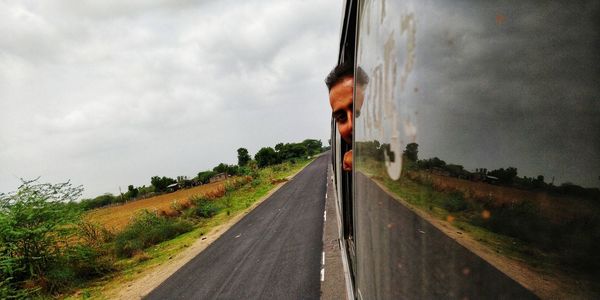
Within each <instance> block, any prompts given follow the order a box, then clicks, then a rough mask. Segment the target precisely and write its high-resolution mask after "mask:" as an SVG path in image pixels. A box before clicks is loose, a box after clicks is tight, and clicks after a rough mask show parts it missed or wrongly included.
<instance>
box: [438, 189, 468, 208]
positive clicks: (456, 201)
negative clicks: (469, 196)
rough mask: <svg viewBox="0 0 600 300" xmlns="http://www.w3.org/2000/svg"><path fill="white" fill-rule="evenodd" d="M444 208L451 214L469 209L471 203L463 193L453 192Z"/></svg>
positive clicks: (446, 200) (445, 202)
mask: <svg viewBox="0 0 600 300" xmlns="http://www.w3.org/2000/svg"><path fill="white" fill-rule="evenodd" d="M442 206H443V207H444V209H446V210H447V211H449V212H459V211H463V210H466V209H468V208H469V203H468V202H467V201H466V200H465V199H464V197H463V195H462V194H461V193H459V192H453V193H450V194H449V195H448V197H447V198H446V199H445V201H444V203H443V204H442Z"/></svg>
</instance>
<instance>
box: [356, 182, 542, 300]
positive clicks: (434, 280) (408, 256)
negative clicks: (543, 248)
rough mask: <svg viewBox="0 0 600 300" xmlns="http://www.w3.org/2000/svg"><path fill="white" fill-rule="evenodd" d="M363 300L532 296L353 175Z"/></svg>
mask: <svg viewBox="0 0 600 300" xmlns="http://www.w3.org/2000/svg"><path fill="white" fill-rule="evenodd" d="M355 184H356V185H355V192H356V199H355V203H356V209H357V211H358V212H359V213H358V214H357V216H356V220H357V224H356V226H355V228H357V230H358V232H357V235H356V245H357V247H358V249H357V251H356V252H357V255H358V256H359V257H358V267H357V268H358V269H359V270H361V272H359V275H358V282H359V287H358V290H359V291H360V293H361V295H362V299H536V298H537V297H536V296H535V295H534V294H532V293H531V292H530V291H528V290H527V289H525V288H524V287H522V286H521V285H520V284H519V283H517V282H516V281H514V280H513V279H511V278H510V277H508V276H507V275H505V274H504V273H502V272H500V271H499V270H498V269H496V268H495V267H494V266H492V265H491V264H489V263H488V262H487V261H485V260H483V259H482V258H480V257H479V256H477V255H476V254H474V253H473V252H471V251H469V250H468V249H466V248H465V247H463V246H462V245H460V244H459V243H458V242H456V241H455V240H453V239H451V238H450V237H448V236H447V235H446V234H444V233H443V232H442V231H440V230H439V229H437V228H436V227H434V226H433V225H431V224H430V223H429V222H428V221H426V220H424V219H423V218H421V217H420V216H419V215H417V214H416V213H415V212H414V211H412V210H410V209H408V208H407V207H406V206H404V205H402V204H400V202H398V201H397V200H395V199H394V198H392V197H391V196H390V195H389V194H387V193H386V192H385V191H383V190H382V189H381V188H380V187H379V186H377V184H375V183H374V182H373V181H372V180H371V179H369V178H368V177H366V176H364V175H363V174H361V173H356V182H355Z"/></svg>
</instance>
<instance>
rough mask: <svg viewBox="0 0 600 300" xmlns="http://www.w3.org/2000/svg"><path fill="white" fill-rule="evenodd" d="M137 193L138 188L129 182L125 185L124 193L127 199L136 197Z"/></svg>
mask: <svg viewBox="0 0 600 300" xmlns="http://www.w3.org/2000/svg"><path fill="white" fill-rule="evenodd" d="M138 193H139V190H138V189H137V188H135V187H134V186H133V185H131V184H130V185H129V186H128V187H127V193H126V195H127V199H133V198H135V197H137V196H138Z"/></svg>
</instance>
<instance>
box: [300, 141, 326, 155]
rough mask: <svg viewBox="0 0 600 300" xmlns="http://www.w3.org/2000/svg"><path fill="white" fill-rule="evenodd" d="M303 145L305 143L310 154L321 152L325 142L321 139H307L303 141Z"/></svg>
mask: <svg viewBox="0 0 600 300" xmlns="http://www.w3.org/2000/svg"><path fill="white" fill-rule="evenodd" d="M302 145H304V147H305V148H306V152H307V153H308V154H309V155H315V154H318V153H321V150H322V149H323V143H321V141H320V140H312V139H306V140H304V141H302Z"/></svg>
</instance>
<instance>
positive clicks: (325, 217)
mask: <svg viewBox="0 0 600 300" xmlns="http://www.w3.org/2000/svg"><path fill="white" fill-rule="evenodd" d="M323 220H324V221H325V222H327V211H323Z"/></svg>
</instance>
